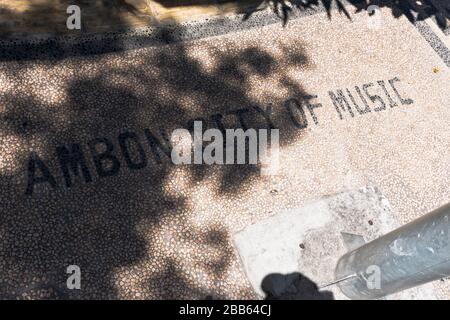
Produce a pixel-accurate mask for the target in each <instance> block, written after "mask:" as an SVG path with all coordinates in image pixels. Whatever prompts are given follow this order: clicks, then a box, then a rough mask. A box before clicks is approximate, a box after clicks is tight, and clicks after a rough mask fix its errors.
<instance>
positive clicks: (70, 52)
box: [0, 0, 450, 60]
mask: <svg viewBox="0 0 450 320" xmlns="http://www.w3.org/2000/svg"><path fill="white" fill-rule="evenodd" d="M64 1H65V0H64ZM156 1H157V2H159V3H160V4H161V5H163V6H164V7H169V8H170V7H174V6H176V7H180V6H183V5H186V6H189V5H194V4H198V5H208V4H217V3H227V2H233V1H231V0H182V1H174V0H156ZM67 2H68V5H69V4H73V3H72V2H73V1H72V2H70V1H67ZM69 2H70V3H69ZM74 3H76V2H74ZM101 3H102V12H103V11H105V10H106V13H104V16H108V14H110V15H112V16H114V17H115V24H116V25H119V26H121V28H125V29H126V28H127V22H126V21H121V20H120V19H121V18H120V16H118V15H117V12H118V11H126V12H129V13H131V14H135V12H136V11H137V9H136V8H135V7H133V5H132V4H130V3H127V2H126V1H124V0H109V1H107V0H104V1H102V2H101ZM267 3H269V4H270V5H271V7H272V8H273V11H274V13H275V14H276V15H277V16H278V17H279V18H280V20H281V22H282V24H283V25H285V24H286V23H287V22H288V20H289V18H290V16H291V13H292V12H293V8H296V9H298V10H309V9H311V10H315V9H317V8H324V9H325V10H326V12H327V14H328V17H329V18H330V19H331V18H332V9H333V8H337V9H338V11H339V12H340V13H343V14H345V15H346V16H347V17H348V18H349V19H351V17H350V13H349V11H348V10H350V9H351V8H352V7H353V8H354V10H355V11H356V12H359V11H362V10H367V9H368V8H369V7H370V6H372V5H377V6H379V7H387V8H390V9H391V12H392V15H393V16H394V17H400V16H403V15H404V16H406V17H407V18H408V20H409V21H411V22H415V21H421V20H424V19H426V18H428V17H433V18H434V19H435V20H436V21H437V23H438V24H439V25H440V27H441V28H446V27H447V23H448V19H450V1H441V0H424V1H422V2H420V4H419V3H418V2H417V1H415V0H347V2H346V3H348V4H350V6H347V7H345V5H344V4H345V2H344V1H342V0H269V1H267V0H254V1H250V2H249V4H248V5H247V6H245V12H242V13H243V14H244V16H243V21H245V20H247V19H249V18H250V17H251V16H252V15H253V14H254V12H255V11H256V10H257V9H258V8H261V7H264V5H265V4H267ZM80 4H82V2H81V1H80ZM47 6H49V4H46V3H45V2H43V3H38V4H33V5H31V6H30V8H29V9H28V10H27V11H26V12H27V15H28V16H30V17H33V16H34V15H33V12H36V13H39V12H43V11H44V12H45V11H49V10H50V9H51V8H50V7H47ZM5 10H7V9H4V11H5ZM108 11H109V12H108ZM369 13H370V14H372V13H373V12H369ZM14 15H17V13H15V12H8V13H7V16H11V17H14ZM19 15H20V13H19ZM37 16H39V15H37ZM12 20H15V19H14V18H13V19H12ZM261 24H264V22H261ZM220 28H221V26H220V25H215V24H214V22H212V21H207V22H205V23H203V24H202V25H200V26H199V27H198V29H204V30H206V29H214V30H220ZM214 30H213V31H211V32H210V34H214V33H215V32H216V31H214ZM8 32H9V30H7V29H5V30H0V33H3V34H5V35H6V34H8ZM219 32H223V31H219ZM182 33H183V29H180V28H179V26H176V25H175V24H173V25H171V26H170V25H166V26H164V28H163V29H162V30H161V31H160V32H154V33H149V34H137V33H132V32H131V33H128V34H126V36H125V37H124V36H123V35H122V32H121V31H120V30H115V31H112V32H110V33H108V35H107V36H106V37H105V36H104V37H103V39H102V40H100V39H98V38H95V37H91V36H90V34H84V33H77V31H74V34H75V37H79V36H80V37H79V38H78V39H77V40H76V41H72V42H70V43H68V42H66V41H65V40H64V38H59V39H49V40H45V41H27V42H26V43H20V42H17V41H6V42H5V43H3V44H0V46H1V50H0V60H19V59H21V60H29V59H45V58H50V59H63V58H65V57H68V56H80V55H92V54H102V53H108V52H116V51H123V50H125V49H135V48H139V47H145V46H149V45H158V44H167V43H173V42H178V41H183V40H189V38H195V37H196V36H195V35H193V36H192V35H191V36H188V37H187V38H186V37H185V36H183V35H182ZM199 34H200V35H199V37H202V35H201V34H205V33H204V32H203V31H200V33H199ZM206 35H208V33H206Z"/></svg>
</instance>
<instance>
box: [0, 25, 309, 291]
mask: <svg viewBox="0 0 450 320" xmlns="http://www.w3.org/2000/svg"><path fill="white" fill-rule="evenodd" d="M161 32H164V30H163V31H161ZM168 36H170V33H165V35H164V37H166V38H167V37H168ZM224 41H226V42H227V46H225V47H223V46H222V44H223V43H222V44H219V43H215V42H212V43H211V44H209V45H206V44H205V43H203V42H200V43H195V42H192V43H189V42H186V43H175V44H171V45H166V46H156V47H152V48H145V49H142V50H143V51H142V50H138V51H126V52H121V53H116V54H110V55H92V56H78V57H72V58H66V59H59V58H58V59H44V60H41V59H35V60H29V61H22V60H18V61H11V60H9V61H3V62H1V63H0V75H1V81H2V83H3V84H4V86H3V87H2V91H1V94H0V99H1V100H0V101H1V103H0V105H1V106H2V107H1V109H0V111H1V113H0V118H1V124H2V125H1V127H0V139H1V141H2V143H1V147H0V148H1V150H0V151H1V157H2V158H1V160H2V161H1V167H0V186H1V193H0V217H1V219H0V239H1V240H0V241H1V250H0V269H1V270H2V277H1V279H0V297H2V298H33V299H38V298H47V299H53V298H70V299H88V298H89V299H115V298H154V299H163V298H177V299H178V298H195V299H203V298H205V297H207V296H212V297H214V298H244V297H252V292H251V289H250V287H249V286H248V284H245V283H244V284H243V283H242V281H239V280H237V279H235V280H234V281H238V282H230V281H231V280H230V279H229V277H228V271H229V269H230V268H234V269H237V270H239V266H238V265H237V264H236V261H238V260H237V259H236V255H235V252H234V250H233V247H232V244H231V239H230V232H229V225H227V224H226V223H225V222H223V221H222V220H223V217H222V216H221V215H218V212H217V210H216V213H215V214H214V215H212V213H210V212H209V210H206V209H200V207H201V206H199V205H198V204H197V205H195V204H193V202H195V201H196V200H195V198H196V197H197V196H198V195H197V194H199V193H201V192H202V186H205V187H207V190H208V192H207V194H206V195H205V196H203V197H202V199H204V200H202V201H205V202H204V206H207V204H208V203H210V205H211V208H212V207H213V203H214V202H215V201H216V200H215V199H217V201H220V202H222V203H223V202H224V201H228V202H229V201H232V200H233V201H237V203H239V201H242V199H241V197H242V195H244V194H245V193H246V192H247V193H248V192H250V191H251V189H252V186H253V185H254V184H255V183H258V181H260V179H262V178H261V177H260V175H259V172H260V170H259V166H255V165H240V166H221V165H216V166H195V165H191V166H190V165H186V166H179V167H178V166H174V165H173V164H172V162H171V160H170V148H171V142H170V141H169V139H168V137H169V136H170V132H172V130H173V129H175V128H189V126H190V124H192V121H193V120H194V119H200V120H201V121H202V122H203V124H204V128H208V127H217V122H216V120H217V119H218V118H221V119H222V120H223V125H224V126H225V127H226V128H242V126H243V123H242V122H241V121H240V120H239V119H240V118H239V117H238V116H237V115H238V114H245V125H246V126H248V127H249V128H255V129H258V128H271V127H274V128H275V127H276V128H280V129H282V130H281V132H280V146H281V147H282V146H284V145H288V144H290V143H291V142H292V141H296V140H297V139H299V138H301V137H302V135H303V133H304V131H303V130H302V129H299V128H297V127H296V126H294V125H292V120H291V118H290V117H289V115H288V114H287V112H286V111H285V108H284V105H283V103H284V100H285V99H287V98H289V97H291V98H292V97H295V98H297V99H299V101H301V100H302V99H309V98H308V93H307V92H305V90H304V89H303V88H302V86H301V85H300V84H295V83H296V82H295V81H294V80H293V79H291V81H290V83H294V85H290V86H289V87H287V86H286V85H285V83H287V82H289V81H288V80H289V79H290V75H289V73H287V72H285V71H286V70H293V69H295V68H307V67H308V63H309V61H308V57H307V53H306V52H304V50H303V49H302V43H301V41H297V42H296V43H295V47H296V48H297V50H296V51H295V53H292V52H291V51H289V50H287V48H285V47H284V46H283V44H282V43H281V42H280V43H278V44H275V42H276V41H274V43H273V45H274V46H275V45H276V47H277V50H280V52H281V54H279V56H277V57H275V56H274V55H273V53H272V52H270V51H268V50H266V49H262V48H260V47H257V46H255V45H254V44H253V43H252V42H248V43H239V46H238V45H237V44H236V42H235V40H233V39H227V40H225V39H224ZM169 42H170V39H169ZM229 48H234V49H233V50H229ZM278 68H281V69H278ZM283 70H284V71H283ZM277 72H281V73H280V74H279V75H280V77H281V78H280V80H276V79H275V80H274V79H272V80H270V79H271V76H272V75H273V74H275V73H277ZM277 74H278V73H277ZM269 80H270V81H274V85H276V86H278V87H279V90H281V91H280V92H277V90H275V91H274V92H272V93H270V92H266V93H265V95H264V99H263V100H258V96H256V95H255V94H254V93H252V90H253V89H254V85H255V84H256V83H261V82H262V81H269ZM268 104H273V106H274V107H273V109H271V110H270V111H269V109H270V108H269V109H268ZM236 110H240V111H236ZM264 115H265V116H266V117H265V116H264ZM213 119H216V120H213ZM267 119H270V121H268V120H267ZM120 137H122V138H123V137H128V138H126V139H127V141H126V142H125V145H126V146H125V147H124V145H123V144H124V143H123V142H122V144H121V142H120V139H121V138H120ZM124 148H125V149H124ZM74 150H75V151H74ZM77 150H78V151H77ZM108 150H109V151H108ZM123 150H128V151H127V152H126V153H124V152H123ZM142 150H144V152H141V151H142ZM105 152H106V154H105ZM108 152H109V153H108ZM99 154H103V158H102V159H103V160H104V163H103V162H102V161H103V160H101V161H100V160H99V159H100V158H98V157H97V158H95V155H97V156H98V155H99ZM108 155H109V156H108ZM111 155H113V156H111ZM117 162H119V163H120V167H119V168H120V169H118V168H116V169H114V168H115V166H119V165H117ZM30 163H32V164H33V165H30ZM44 165H45V167H44ZM103 165H104V167H103ZM64 166H65V167H66V168H67V171H66V172H65V171H64V170H63V169H62V168H63V167H64ZM99 166H100V169H99ZM45 168H47V171H48V174H51V175H52V176H53V178H54V184H52V183H50V180H49V179H44V178H45V177H47V178H48V174H47V176H46V175H45V172H44V171H45ZM102 168H103V169H102ZM102 170H103V171H102ZM30 172H31V173H30ZM33 172H34V173H35V174H36V177H38V180H36V181H39V182H38V183H36V184H33V185H32V186H31V187H30V174H32V173H33ZM102 172H103V174H101V173H102ZM105 172H107V173H108V174H105ZM39 179H41V180H39ZM27 186H28V187H27ZM239 199H241V200H239ZM207 201H209V202H207ZM211 201H212V202H211ZM207 208H208V206H207ZM226 210H231V208H227V209H226ZM222 214H227V211H225V212H223V213H222ZM233 214H234V213H233ZM208 217H209V218H208ZM196 219H205V220H203V222H201V223H200V224H199V223H194V221H195V220H196ZM72 264H75V265H78V266H79V267H80V268H81V271H82V289H81V290H68V289H67V288H66V279H67V277H68V275H67V274H66V268H67V267H68V266H69V265H72ZM233 285H234V286H238V287H237V288H236V287H235V290H234V291H230V290H231V289H230V288H232V287H233Z"/></svg>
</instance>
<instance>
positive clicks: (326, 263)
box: [233, 186, 436, 299]
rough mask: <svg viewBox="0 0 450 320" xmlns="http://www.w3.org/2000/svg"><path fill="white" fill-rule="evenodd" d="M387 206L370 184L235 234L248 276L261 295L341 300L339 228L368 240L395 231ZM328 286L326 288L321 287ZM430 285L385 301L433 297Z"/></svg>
mask: <svg viewBox="0 0 450 320" xmlns="http://www.w3.org/2000/svg"><path fill="white" fill-rule="evenodd" d="M395 226H396V223H395V220H394V218H393V216H392V213H391V208H390V205H389V203H388V201H387V199H386V198H384V197H383V195H382V194H381V193H380V191H379V190H378V189H377V188H374V187H372V186H369V187H364V188H362V189H359V190H353V191H346V192H342V193H340V194H338V195H335V196H330V197H326V198H323V199H321V200H318V201H315V202H312V203H309V204H307V205H306V206H304V207H302V208H296V209H290V210H286V211H283V212H280V213H278V214H275V215H273V216H271V217H269V218H266V219H264V220H262V221H259V222H257V223H255V224H253V225H250V226H247V227H246V228H245V229H244V230H242V231H240V232H238V233H236V234H235V235H234V236H233V239H234V243H235V245H236V248H237V251H238V252H239V255H240V257H241V259H242V263H243V266H244V269H245V271H246V274H247V277H248V279H249V281H250V283H251V284H252V286H253V288H254V289H255V291H256V292H257V293H258V295H259V296H261V297H269V298H278V299H331V298H334V299H345V296H344V295H343V294H342V293H341V292H340V290H339V289H338V287H337V286H335V285H328V286H326V285H327V284H330V283H333V282H334V281H335V280H338V279H334V268H335V266H336V263H337V261H338V259H339V258H340V257H341V256H342V255H343V254H345V253H346V252H348V248H347V247H346V245H345V242H344V238H343V236H342V232H348V233H352V234H355V235H360V236H362V237H364V238H365V240H366V241H371V240H373V239H376V238H377V237H379V236H382V235H384V234H386V233H387V232H389V231H391V230H393V229H395ZM325 286H326V287H325ZM433 290H434V289H433V286H432V284H427V285H425V286H422V287H419V288H415V289H411V290H407V291H405V292H403V293H401V294H396V295H392V296H390V297H389V299H413V298H418V299H424V298H425V299H426V298H428V299H433V298H436V295H435V294H434V292H433Z"/></svg>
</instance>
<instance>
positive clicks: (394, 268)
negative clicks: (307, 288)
mask: <svg viewBox="0 0 450 320" xmlns="http://www.w3.org/2000/svg"><path fill="white" fill-rule="evenodd" d="M350 275H356V276H353V277H349V276H350ZM448 276H450V204H447V205H445V206H443V207H441V208H439V209H437V210H435V211H433V212H431V213H428V214H426V215H424V216H422V217H421V218H419V219H417V220H414V221H412V222H410V223H408V224H406V225H404V226H402V227H400V228H398V229H396V230H394V231H392V232H390V233H388V234H386V235H384V236H382V237H380V238H377V239H375V240H373V241H371V242H369V243H367V244H364V245H363V246H361V247H359V248H357V249H355V250H353V251H350V252H348V253H346V254H345V255H343V256H342V257H341V258H340V259H339V261H338V263H337V266H336V270H335V279H344V278H346V277H349V278H348V279H347V280H345V281H341V282H339V283H338V286H339V288H340V289H341V290H342V292H343V293H344V294H345V295H346V296H347V297H349V298H351V299H375V298H381V297H384V296H386V295H388V294H392V293H395V292H399V291H402V290H405V289H408V288H412V287H415V286H418V285H421V284H424V283H427V282H430V281H433V280H438V279H441V278H444V277H448Z"/></svg>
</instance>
